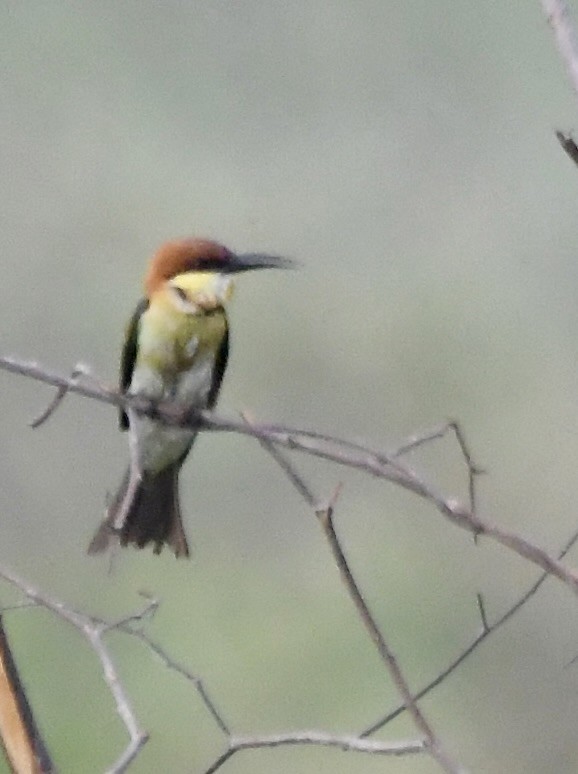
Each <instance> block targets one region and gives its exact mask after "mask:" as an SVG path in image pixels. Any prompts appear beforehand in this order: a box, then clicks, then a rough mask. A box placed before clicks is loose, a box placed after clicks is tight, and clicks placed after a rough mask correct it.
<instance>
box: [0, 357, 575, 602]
mask: <svg viewBox="0 0 578 774" xmlns="http://www.w3.org/2000/svg"><path fill="white" fill-rule="evenodd" d="M0 369H3V370H7V371H10V372H12V373H17V374H21V375H24V376H28V377H30V378H32V379H36V380H37V381H41V382H45V383H46V384H52V385H53V386H55V387H60V386H62V385H69V390H70V392H75V393H77V394H79V395H83V396H84V397H87V398H92V399H93V400H99V401H101V402H104V403H109V404H111V405H113V406H123V407H126V406H130V407H131V408H133V409H134V410H135V411H136V412H137V413H141V414H146V415H148V416H152V417H154V418H156V419H158V420H159V421H162V422H165V423H166V424H169V425H176V426H180V427H182V426H188V427H193V428H197V429H205V430H213V431H221V432H235V433H240V434H244V435H250V436H253V437H255V438H257V439H262V440H265V441H269V442H271V443H274V444H276V445H278V446H284V447H286V448H288V449H295V450H298V451H301V452H304V453H306V454H310V455H312V456H315V457H319V458H321V459H326V460H330V461H332V462H335V463H337V464H339V465H344V466H346V467H350V468H355V469H358V470H363V471H365V472H366V473H369V474H370V475H373V476H376V477H378V478H383V479H384V480H386V481H390V482H391V483H393V484H396V485H398V486H400V487H402V488H403V489H406V490H408V491H409V492H413V493H414V494H416V495H417V496H418V497H422V498H423V499H425V500H427V501H429V502H431V503H432V504H433V505H434V506H435V507H436V508H437V509H438V511H440V513H442V514H443V515H444V516H445V517H446V518H448V519H449V520H450V521H452V522H453V523H454V524H456V525H457V526H459V527H461V528H462V529H465V530H468V531H469V532H472V533H473V534H474V535H485V536H486V537H489V538H491V539H492V540H494V541H496V542H498V543H500V544H501V545H503V546H505V547H506V548H509V549H510V550H511V551H513V552H514V553H517V554H518V555H519V556H521V557H523V558H524V559H527V560H528V561H530V562H532V563H533V564H536V565H537V566H538V567H541V568H542V569H544V570H546V571H547V572H549V573H550V574H551V575H554V576H555V577H556V578H558V579H559V580H561V581H562V582H563V583H565V584H566V585H567V586H568V587H569V588H570V589H571V590H572V591H573V592H574V593H575V594H578V575H577V574H576V573H575V572H573V571H572V570H570V569H569V568H567V567H565V566H564V565H563V564H561V563H560V562H559V561H558V560H556V559H554V558H553V557H551V556H550V555H549V554H548V553H547V552H546V551H544V550H543V549H541V548H539V547H538V546H536V545H534V544H533V543H531V542H530V541H529V540H526V539H524V538H521V537H519V536H518V535H515V534H513V533H511V532H508V531H507V530H503V529H501V528H500V527H498V526H496V525H494V524H491V523H489V522H487V521H482V520H481V519H480V518H479V517H478V516H477V514H475V513H474V512H472V511H471V509H468V508H467V507H465V506H463V505H461V504H460V503H459V502H457V501H456V500H455V499H451V498H450V499H446V498H444V497H443V496H442V495H440V494H438V493H437V492H436V491H435V490H434V489H433V488H432V487H431V486H430V485H428V484H427V483H426V482H425V480H423V479H422V478H420V477H419V476H418V475H417V474H416V473H415V471H413V470H412V469H411V468H409V467H407V466H405V465H401V463H400V462H399V461H398V460H397V459H395V458H393V457H391V455H387V454H384V453H382V452H376V451H374V450H373V449H370V448H365V447H363V446H360V445H359V444H355V443H352V442H350V441H346V440H343V439H340V438H332V437H331V436H325V435H323V434H320V433H316V432H313V431H307V430H299V429H295V428H289V427H282V426H271V425H255V424H253V423H251V424H248V423H247V422H243V421H238V422H236V421H233V420H230V419H223V418H221V417H219V416H217V415H215V414H213V413H212V412H209V411H204V412H201V413H200V414H199V415H197V414H195V415H192V416H191V413H190V412H187V411H183V409H182V407H180V406H178V405H177V406H175V404H174V403H165V404H155V403H153V402H151V401H149V400H146V399H144V398H142V397H140V396H130V395H121V394H119V393H118V392H115V391H114V390H110V389H107V388H106V387H103V386H100V385H96V384H93V385H87V384H82V383H78V382H74V381H72V380H70V379H68V378H67V377H64V376H62V375H60V374H56V373H54V372H50V371H47V370H46V369H44V368H41V367H40V366H39V365H37V364H36V363H30V362H26V361H22V360H17V359H15V358H9V357H3V356H2V357H0ZM321 439H325V440H323V441H322V440H321Z"/></svg>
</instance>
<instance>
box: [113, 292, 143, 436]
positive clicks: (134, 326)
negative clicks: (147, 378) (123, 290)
mask: <svg viewBox="0 0 578 774" xmlns="http://www.w3.org/2000/svg"><path fill="white" fill-rule="evenodd" d="M148 305H149V302H148V299H147V298H143V299H142V300H141V301H139V302H138V304H137V307H136V309H135V310H134V314H133V316H132V317H131V318H130V322H129V324H128V327H127V329H126V335H125V339H124V347H123V348H122V354H121V358H120V391H121V392H123V393H124V392H126V391H127V390H128V388H129V387H130V382H131V379H132V372H133V370H134V364H135V361H136V352H137V344H138V326H139V322H140V318H141V316H142V314H143V312H145V311H146V310H147V309H148ZM119 427H120V429H121V430H128V416H127V413H126V411H124V409H121V410H120V419H119Z"/></svg>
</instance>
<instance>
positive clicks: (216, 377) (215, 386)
mask: <svg viewBox="0 0 578 774" xmlns="http://www.w3.org/2000/svg"><path fill="white" fill-rule="evenodd" d="M225 324H226V326H227V327H226V329H225V335H224V336H223V340H222V341H221V344H220V346H219V351H218V352H217V357H216V359H215V370H214V371H213V380H212V382H211V389H210V390H209V396H208V398H207V408H210V409H212V408H213V406H214V405H215V403H216V402H217V398H218V397H219V390H220V389H221V382H222V381H223V376H224V375H225V369H226V367H227V360H228V359H229V325H228V322H227V318H226V317H225Z"/></svg>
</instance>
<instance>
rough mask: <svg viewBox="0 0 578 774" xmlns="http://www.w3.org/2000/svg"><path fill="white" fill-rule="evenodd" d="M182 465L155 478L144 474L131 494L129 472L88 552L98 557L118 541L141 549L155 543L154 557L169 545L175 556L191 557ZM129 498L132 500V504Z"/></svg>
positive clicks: (158, 474)
mask: <svg viewBox="0 0 578 774" xmlns="http://www.w3.org/2000/svg"><path fill="white" fill-rule="evenodd" d="M181 464H182V460H179V461H178V462H176V463H174V464H173V465H170V466H169V467H168V468H165V469H164V470H162V471H161V472H160V473H157V474H156V475H152V474H150V473H149V474H146V473H145V474H144V475H143V477H142V479H141V480H140V481H138V482H136V485H135V486H134V487H133V490H134V491H133V492H132V493H131V492H129V488H130V470H127V472H126V473H125V476H124V478H123V481H122V484H121V485H120V488H119V490H118V492H117V493H116V495H115V497H114V500H113V501H112V503H111V504H110V506H109V508H108V511H107V514H106V518H105V520H104V521H103V523H102V524H101V525H100V527H99V528H98V530H97V531H96V534H95V535H94V537H93V538H92V540H91V542H90V545H89V546H88V553H89V554H99V553H101V552H102V551H105V550H106V549H107V548H108V547H109V546H110V545H111V544H112V543H114V542H115V541H119V542H120V545H121V546H127V545H128V544H129V543H132V544H134V545H135V546H137V547H138V548H144V547H145V546H146V545H148V544H149V543H153V544H154V552H155V554H158V553H160V552H161V549H162V547H163V545H164V544H165V543H166V544H167V545H168V546H170V547H171V548H172V550H173V551H174V553H175V556H177V557H180V556H189V546H188V544H187V538H186V535H185V531H184V529H183V523H182V520H181V509H180V506H179V487H178V476H179V469H180V467H181ZM127 497H130V501H129V502H127ZM123 511H125V513H124V514H123V513H122V512H123ZM118 521H122V523H120V524H119V523H117V522H118Z"/></svg>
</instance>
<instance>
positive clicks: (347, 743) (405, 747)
mask: <svg viewBox="0 0 578 774" xmlns="http://www.w3.org/2000/svg"><path fill="white" fill-rule="evenodd" d="M288 745H317V746H322V747H338V748H339V749H341V750H344V751H345V752H359V753H370V754H372V755H392V756H400V755H415V754H416V753H423V752H425V745H424V743H423V742H420V741H419V740H418V741H409V742H376V741H374V740H369V739H359V737H356V736H333V735H332V734H326V733H325V732H324V731H295V732H293V733H289V734H272V735H270V736H233V737H231V739H230V743H229V747H228V748H227V750H226V751H225V752H224V753H223V754H222V755H221V756H219V758H217V760H216V761H215V762H214V763H213V764H211V766H209V768H208V769H206V771H205V772H204V774H214V772H215V771H218V769H220V768H221V766H222V765H223V764H224V763H226V762H227V761H228V760H229V758H232V756H233V755H234V754H235V753H237V752H240V751H241V750H259V749H262V748H264V747H265V748H266V747H281V746H288Z"/></svg>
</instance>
